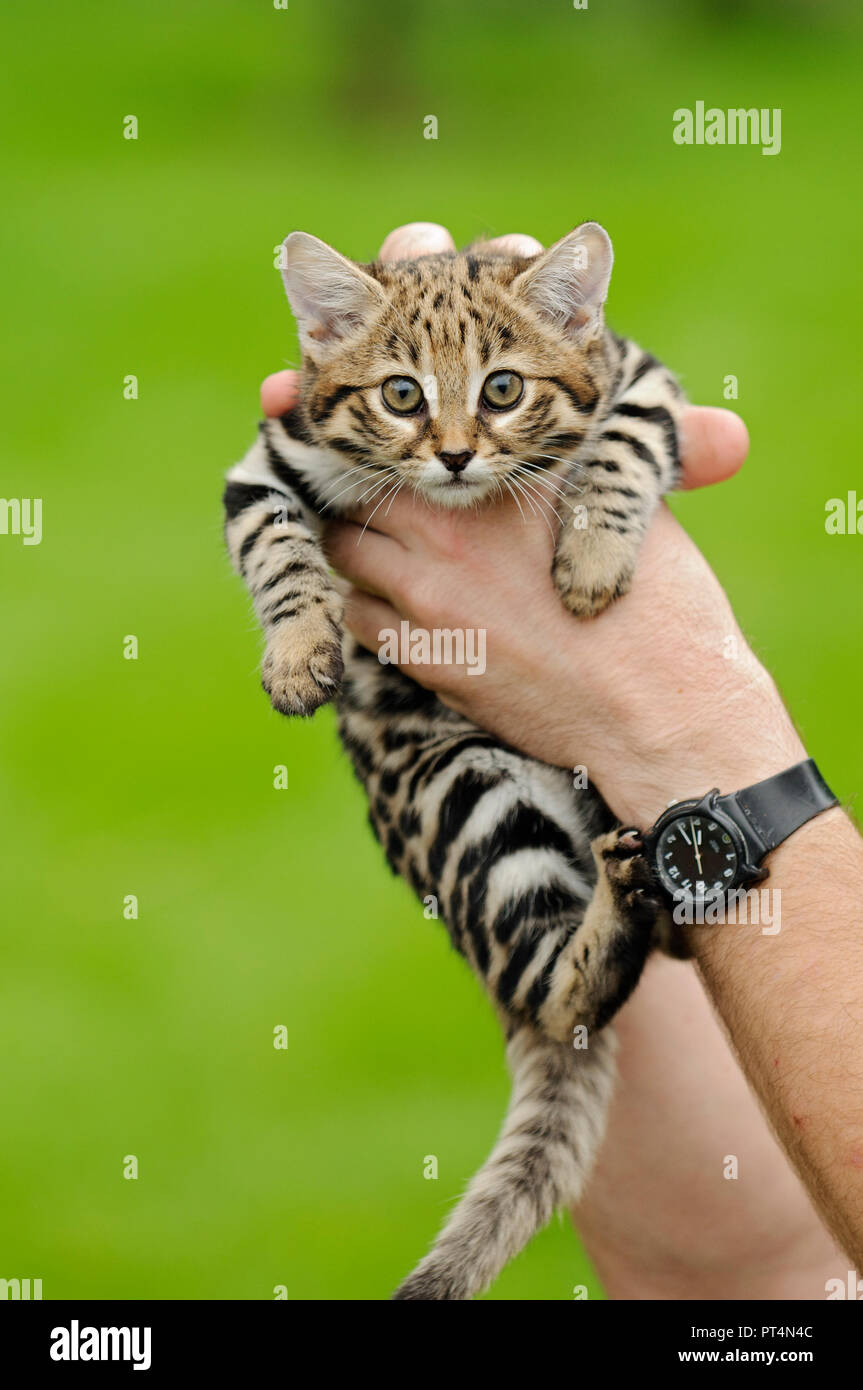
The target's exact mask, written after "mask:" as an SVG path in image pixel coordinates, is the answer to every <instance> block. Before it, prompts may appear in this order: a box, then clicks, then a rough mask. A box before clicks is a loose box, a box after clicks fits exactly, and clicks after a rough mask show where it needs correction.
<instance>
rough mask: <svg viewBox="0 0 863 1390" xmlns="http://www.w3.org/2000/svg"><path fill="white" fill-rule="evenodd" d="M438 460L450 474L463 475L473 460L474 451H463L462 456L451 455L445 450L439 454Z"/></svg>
mask: <svg viewBox="0 0 863 1390" xmlns="http://www.w3.org/2000/svg"><path fill="white" fill-rule="evenodd" d="M438 458H439V459H440V461H441V463H442V464H443V466H444V468H448V469H449V471H450V473H463V472H464V470H465V469H466V468H467V466H468V464H469V463H470V461H471V459H472V458H473V450H472V449H463V450H462V452H461V453H460V454H451V453H449V452H447V451H446V450H444V451H442V452H441V453H439V454H438Z"/></svg>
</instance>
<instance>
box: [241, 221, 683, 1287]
mask: <svg viewBox="0 0 863 1390" xmlns="http://www.w3.org/2000/svg"><path fill="white" fill-rule="evenodd" d="M285 251H286V269H285V270H284V281H285V286H286V289H287V293H288V298H289V300H290V303H291V306H292V308H293V311H294V314H295V316H296V319H297V323H298V326H299V333H300V342H301V346H302V352H303V375H302V391H301V401H300V404H299V405H298V406H297V408H296V409H295V410H294V411H292V412H291V413H290V414H288V415H285V416H283V417H282V418H281V419H279V420H266V421H264V422H263V424H262V425H261V426H260V434H259V437H258V439H257V441H256V443H255V444H254V445H253V446H252V448H251V449H250V451H249V453H248V454H247V455H246V457H245V459H244V460H243V462H242V463H241V464H239V465H238V466H237V467H235V468H233V469H232V470H231V472H230V473H229V474H228V483H227V487H226V490H225V508H226V518H227V519H226V536H227V543H228V548H229V551H230V555H231V559H232V561H233V563H234V565H235V567H236V569H237V570H238V571H239V573H240V574H241V575H242V577H243V578H244V580H245V582H246V584H247V586H248V588H249V591H250V593H251V595H252V598H253V601H254V605H255V610H256V613H257V616H258V618H259V620H260V623H261V625H262V627H263V629H264V632H265V635H266V650H265V654H264V660H263V668H262V679H263V684H264V688H265V689H266V691H267V693H268V694H269V696H270V699H271V700H272V702H273V704H274V705H275V707H276V708H277V709H279V710H281V711H282V712H283V713H285V714H300V715H308V714H311V713H312V712H313V711H314V710H315V709H316V708H317V707H318V706H319V705H321V704H323V703H324V702H326V701H328V700H331V699H336V701H337V705H338V713H339V729H340V734H341V738H342V741H343V743H344V745H345V748H346V749H347V751H348V753H349V755H350V757H351V759H352V762H353V765H354V768H355V770H356V772H357V775H358V777H359V778H360V780H361V781H362V783H363V784H364V786H365V788H366V791H367V793H368V797H369V803H370V807H371V815H370V818H371V823H372V826H373V829H374V831H375V834H376V835H377V837H378V839H379V840H380V841H381V844H382V845H383V847H384V850H385V853H386V856H387V859H388V860H389V863H390V865H391V866H392V868H393V869H394V870H395V871H396V872H397V873H399V874H401V875H403V877H404V878H406V879H407V881H408V882H409V883H410V884H411V885H412V886H413V888H414V889H415V891H416V892H417V894H418V895H419V896H420V897H427V896H428V895H429V894H434V895H435V897H436V898H437V900H438V902H439V903H440V906H441V911H442V913H443V915H444V918H445V920H446V923H447V926H448V929H449V932H450V936H451V938H452V942H453V945H454V946H455V948H456V950H458V951H459V952H461V954H462V955H464V956H465V958H466V959H467V960H468V962H469V963H470V965H471V966H472V967H473V969H474V970H475V971H476V973H477V974H478V975H479V977H480V979H481V980H482V982H483V983H484V985H485V987H486V988H487V990H488V993H489V996H490V998H491V1000H492V1003H493V1004H494V1006H495V1008H496V1010H497V1013H498V1015H499V1017H500V1019H501V1023H502V1025H503V1028H504V1031H505V1033H506V1036H507V1039H508V1060H509V1063H510V1067H511V1069H512V1072H513V1077H514V1082H513V1094H512V1101H511V1104H510V1108H509V1111H508V1113H507V1117H506V1121H505V1123H504V1127H503V1130H502V1133H501V1135H500V1138H499V1140H498V1142H497V1144H496V1146H495V1147H494V1149H493V1151H492V1153H491V1155H490V1157H489V1158H488V1160H487V1161H486V1163H485V1164H484V1166H483V1167H482V1169H481V1170H480V1172H479V1173H478V1174H477V1175H476V1176H475V1177H474V1179H473V1180H472V1182H471V1183H470V1185H469V1187H468V1189H467V1192H466V1194H465V1196H464V1197H463V1198H462V1200H461V1202H460V1203H459V1205H458V1207H457V1208H456V1209H455V1211H454V1212H453V1214H452V1215H451V1216H450V1218H449V1220H448V1221H447V1222H446V1225H445V1227H444V1229H443V1231H442V1233H441V1235H440V1237H439V1238H438V1240H437V1242H436V1244H435V1245H434V1247H433V1249H432V1250H431V1252H430V1254H428V1255H427V1256H426V1257H425V1259H423V1260H422V1261H421V1263H420V1264H419V1266H418V1267H417V1269H416V1270H415V1271H414V1273H413V1274H412V1275H410V1276H409V1277H408V1279H407V1280H406V1281H405V1282H404V1283H403V1284H402V1285H401V1287H400V1288H399V1289H398V1290H397V1291H396V1293H395V1295H394V1297H395V1298H397V1299H465V1298H470V1297H472V1296H473V1295H474V1294H476V1293H478V1292H480V1291H481V1290H482V1289H484V1288H485V1287H486V1286H487V1285H488V1284H489V1282H490V1281H491V1280H492V1279H493V1278H494V1277H495V1276H496V1275H497V1273H498V1272H499V1271H500V1269H501V1268H502V1267H503V1265H504V1264H505V1263H506V1261H507V1260H509V1259H510V1258H511V1257H512V1256H513V1255H515V1254H516V1253H517V1252H518V1251H519V1250H520V1249H521V1248H522V1246H523V1245H524V1244H525V1243H526V1242H527V1241H528V1240H529V1239H530V1237H531V1236H532V1235H533V1233H534V1232H535V1231H536V1230H538V1229H539V1228H540V1227H541V1226H542V1225H544V1223H545V1222H546V1221H547V1220H548V1218H549V1217H550V1215H551V1213H552V1211H553V1210H554V1208H555V1207H556V1206H560V1205H563V1204H571V1203H573V1202H575V1201H576V1200H577V1199H578V1197H579V1195H580V1193H581V1191H582V1189H583V1187H584V1183H585V1179H586V1177H587V1175H588V1174H589V1172H590V1168H591V1165H592V1162H593V1159H594V1157H595V1155H596V1152H597V1149H598V1147H599V1144H600V1142H601V1140H602V1135H603V1131H604V1125H605V1115H606V1109H607V1105H608V1101H609V1097H610V1094H611V1089H612V1085H613V1078H614V1064H613V1055H614V1041H613V1037H612V1034H611V1032H610V1031H609V1030H605V1025H606V1024H607V1023H608V1021H609V1019H610V1018H611V1017H612V1015H613V1014H614V1013H615V1011H616V1010H617V1009H618V1008H619V1007H620V1005H621V1004H622V1003H623V1002H624V1000H625V999H626V998H627V997H628V995H629V994H630V992H631V990H632V989H633V988H634V986H635V984H636V982H637V980H638V978H639V975H640V973H641V969H642V966H643V964H644V961H645V959H646V956H647V954H648V952H649V950H650V949H651V946H652V945H653V944H655V943H656V942H657V941H661V944H663V945H665V946H666V948H668V949H673V947H672V945H671V944H670V941H669V938H668V922H667V914H664V913H661V912H660V908H659V904H658V902H657V900H656V898H655V897H654V893H653V888H652V884H651V879H650V875H649V871H648V870H647V867H646V863H645V860H644V858H643V856H642V854H641V852H640V851H641V841H640V838H639V836H638V833H637V832H636V831H622V830H620V829H615V828H614V825H615V823H614V820H613V817H612V816H611V814H610V813H609V811H608V810H607V808H606V807H605V805H604V804H603V802H602V800H601V799H600V797H599V796H598V795H597V793H595V792H594V791H593V790H591V789H586V790H583V791H578V792H575V791H573V788H572V785H571V780H570V774H569V773H567V772H565V771H563V770H561V769H560V768H553V767H549V766H546V765H544V764H542V763H539V762H536V761H534V760H533V759H531V758H528V757H525V756H523V755H522V754H521V753H518V752H516V751H515V750H514V749H512V748H508V747H506V746H504V745H503V744H501V743H499V742H498V741H497V740H496V739H495V738H493V737H492V736H491V735H490V734H487V733H485V732H484V731H482V730H481V729H478V728H476V727H475V726H474V725H472V724H471V723H470V722H469V721H468V720H467V719H464V718H463V717H462V716H461V715H458V714H456V713H454V712H453V711H452V710H449V709H447V708H446V707H445V706H444V705H442V704H441V703H440V702H439V701H438V700H437V698H436V697H435V696H434V694H432V693H431V692H430V691H427V690H424V689H423V688H422V687H421V686H419V685H417V684H416V683H415V682H413V681H411V680H410V679H408V677H406V676H405V675H403V674H402V673H401V672H400V671H399V670H398V669H397V668H396V667H395V666H391V665H382V664H381V663H380V662H379V661H378V660H377V658H376V657H375V656H374V655H372V654H370V653H368V652H367V651H365V650H363V649H362V648H360V647H359V646H358V645H357V644H356V643H355V642H354V641H352V640H351V639H350V638H347V637H345V635H344V634H343V631H342V625H341V600H340V597H339V594H338V593H337V591H336V589H335V587H334V585H333V582H332V579H331V577H330V573H329V570H328V566H327V562H326V560H325V558H324V556H323V553H322V550H321V546H320V542H319V535H320V527H321V517H322V515H324V516H326V517H331V516H334V515H337V514H341V513H346V512H349V511H350V509H351V507H352V506H355V505H356V504H357V503H358V502H359V501H360V500H361V499H364V500H365V501H366V502H369V501H371V502H375V503H376V502H379V501H380V502H383V501H385V500H386V499H387V498H389V497H391V496H393V495H394V494H395V491H396V489H397V487H398V486H399V485H405V486H407V487H410V488H412V489H413V490H414V491H415V492H416V493H418V494H419V495H420V496H421V497H423V498H425V499H427V500H428V501H429V502H432V503H434V504H435V505H436V506H440V507H464V506H467V505H473V504H475V503H477V502H483V501H489V502H490V501H491V500H492V499H493V498H494V497H495V496H496V495H499V493H500V491H501V489H509V490H510V491H511V492H513V493H514V495H515V496H516V497H517V498H521V500H522V501H525V502H526V501H528V500H529V499H531V498H533V500H534V501H536V494H535V491H533V489H534V485H535V482H536V481H537V480H538V479H545V480H547V481H548V483H549V485H550V486H551V487H552V489H553V490H554V492H555V494H556V496H557V498H558V499H559V501H560V502H561V503H562V504H563V505H562V507H561V512H562V516H563V521H564V524H563V525H562V527H561V530H560V534H559V539H558V541H557V548H556V552H555V557H554V565H553V576H554V582H555V585H556V586H557V589H558V591H559V593H560V597H561V601H562V602H563V603H564V604H565V605H566V606H567V608H569V609H570V610H571V611H572V613H573V614H574V615H576V617H578V618H589V617H591V616H592V615H594V614H597V613H599V612H601V611H602V609H603V608H605V607H606V606H607V605H608V604H609V603H610V602H611V601H612V600H613V599H615V598H617V597H618V596H620V595H622V594H624V593H625V592H626V590H627V589H628V587H629V584H630V581H631V578H632V574H633V569H634V566H635V563H636V559H637V555H638V550H639V546H640V543H641V539H642V537H643V535H644V532H645V530H646V528H647V525H648V522H649V520H650V517H651V514H652V512H653V511H654V508H655V507H656V504H657V502H658V500H659V498H660V497H661V496H662V495H663V494H664V493H666V492H667V491H669V490H670V489H671V488H673V487H674V486H675V485H676V483H677V481H678V478H679V471H680V464H679V453H678V430H679V422H680V416H681V411H682V408H683V404H684V401H683V397H682V394H681V392H680V389H679V387H678V386H677V384H676V382H675V381H674V379H673V377H672V376H671V375H670V373H669V372H668V371H667V370H666V369H665V368H664V367H663V366H662V365H661V364H660V363H659V362H657V360H656V359H655V358H654V357H652V356H650V355H649V354H647V353H644V352H642V351H641V350H640V349H639V348H637V347H636V346H635V345H634V344H633V343H631V342H629V341H627V340H626V339H623V338H619V337H617V336H616V335H615V334H614V333H612V332H611V331H610V330H609V329H608V328H607V327H606V326H605V323H604V317H603V306H604V302H605V298H606V292H607V289H608V282H609V277H610V274H611V266H612V249H611V243H610V241H609V239H608V236H607V234H606V233H605V231H604V230H603V229H602V228H601V227H600V226H598V224H597V223H595V222H587V223H584V224H582V225H581V226H580V227H577V228H576V229H575V231H573V232H571V233H570V234H569V235H568V236H566V237H564V238H563V239H562V240H561V241H559V242H557V243H556V244H555V245H554V246H552V247H551V248H550V249H549V250H547V251H544V252H542V253H540V254H538V255H536V256H534V257H529V258H519V257H513V256H509V255H501V254H497V253H495V252H494V250H493V248H489V247H484V246H483V245H475V246H473V247H471V248H469V249H468V250H467V251H466V252H461V253H455V252H453V253H447V254H443V255H433V256H423V257H421V258H419V259H417V260H413V261H402V262H397V263H395V264H388V265H383V264H380V263H375V264H372V265H365V266H361V265H357V264H355V263H353V262H351V261H349V260H346V259H345V257H343V256H341V255H339V253H338V252H336V251H334V250H333V249H332V248H331V247H329V246H327V245H325V244H324V243H323V242H321V241H318V240H317V239H316V238H315V237H311V236H308V235H306V234H305V233H303V232H294V233H293V234H292V235H291V236H289V237H288V238H287V240H286V242H285ZM567 506H568V507H569V510H570V511H571V510H572V508H573V507H575V508H576V511H575V518H576V524H573V520H571V519H570V516H569V514H568V511H567V510H565V508H566V507H567ZM579 1025H585V1026H586V1028H587V1030H588V1033H587V1037H588V1045H587V1047H584V1048H580V1047H579V1046H578V1040H579V1036H580V1035H581V1034H582V1030H581V1029H580V1028H579ZM603 1030H604V1031H603Z"/></svg>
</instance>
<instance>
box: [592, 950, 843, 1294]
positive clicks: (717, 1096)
mask: <svg viewBox="0 0 863 1390" xmlns="http://www.w3.org/2000/svg"><path fill="white" fill-rule="evenodd" d="M615 1028H616V1030H617V1033H618V1038H619V1041H620V1050H619V1054H618V1068H619V1073H620V1080H619V1084H618V1087H617V1090H616V1093H615V1098H614V1102H613V1104H612V1110H611V1115H610V1118H609V1127H608V1133H607V1137H606V1141H605V1144H604V1146H603V1149H602V1151H601V1154H600V1157H599V1162H598V1164H597V1167H596V1170H595V1172H594V1175H593V1177H592V1179H591V1182H590V1184H589V1186H588V1188H587V1191H586V1192H585V1195H584V1197H583V1199H582V1202H581V1204H580V1206H579V1208H578V1210H577V1211H576V1212H575V1213H574V1215H575V1220H576V1225H577V1226H578V1228H579V1231H580V1234H581V1236H582V1239H583V1240H584V1243H585V1245H586V1247H587V1250H588V1252H589V1254H590V1256H591V1258H592V1260H593V1262H594V1264H595V1266H596V1269H597V1272H598V1274H599V1276H600V1278H601V1280H602V1283H603V1285H604V1287H605V1289H606V1291H607V1293H608V1294H609V1296H610V1297H612V1298H616V1299H653V1298H658V1299H701V1298H718V1299H740V1298H780V1299H802V1298H823V1297H824V1287H825V1283H826V1280H827V1279H828V1278H831V1277H834V1276H837V1275H839V1276H840V1277H844V1274H845V1269H846V1261H845V1257H844V1256H843V1255H841V1254H840V1253H839V1252H838V1250H837V1248H836V1246H835V1245H834V1243H833V1241H832V1239H831V1238H830V1236H829V1235H828V1234H827V1231H826V1230H825V1228H824V1226H823V1225H822V1224H821V1221H820V1219H819V1218H818V1217H817V1216H816V1214H815V1211H814V1209H813V1207H812V1205H811V1203H810V1201H809V1198H808V1196H807V1194H806V1192H805V1190H804V1188H803V1186H802V1184H801V1183H800V1181H799V1180H798V1178H797V1177H796V1175H795V1173H794V1172H793V1170H792V1168H791V1166H790V1164H789V1163H788V1161H787V1159H786V1157H785V1155H784V1153H783V1152H782V1149H781V1148H780V1147H779V1145H778V1143H777V1142H776V1140H775V1138H774V1137H773V1135H772V1134H771V1132H770V1129H769V1127H768V1125H767V1122H766V1120H765V1118H764V1115H763V1113H762V1111H761V1109H760V1108H759V1105H758V1103H757V1101H756V1099H755V1097H754V1096H753V1094H752V1092H751V1090H750V1089H749V1087H748V1085H747V1083H746V1080H745V1079H744V1076H743V1074H742V1072H741V1071H740V1068H739V1066H738V1065H737V1062H736V1061H735V1058H734V1056H733V1053H732V1051H731V1049H730V1047H729V1045H728V1042H727V1040H726V1038H725V1036H724V1035H723V1032H722V1030H721V1027H720V1025H719V1023H718V1022H717V1019H716V1017H715V1015H714V1013H713V1011H712V1009H711V1006H710V1004H709V1002H708V1000H707V997H706V995H705V992H704V989H703V987H702V985H701V983H700V982H699V980H698V977H697V975H696V973H695V971H694V970H693V968H692V967H691V966H690V965H688V964H682V963H681V962H679V961H671V960H668V959H667V958H665V957H657V958H654V959H653V960H652V961H651V962H650V963H649V965H648V967H647V969H646V971H645V974H644V977H643V979H642V982H641V984H640V985H639V988H638V990H637V991H636V994H635V995H634V997H633V998H632V999H631V1000H630V1002H629V1003H628V1004H627V1005H626V1006H625V1008H624V1009H622V1010H621V1012H620V1014H619V1015H618V1017H617V1019H616V1021H615ZM733 1161H736V1168H735V1166H734V1164H733ZM735 1174H736V1175H735Z"/></svg>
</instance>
